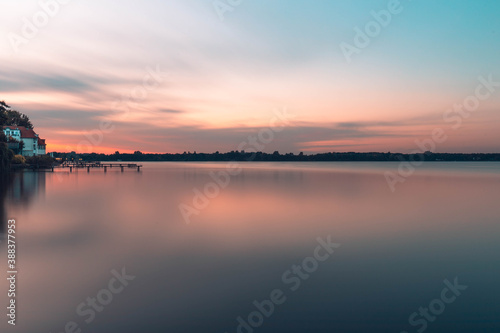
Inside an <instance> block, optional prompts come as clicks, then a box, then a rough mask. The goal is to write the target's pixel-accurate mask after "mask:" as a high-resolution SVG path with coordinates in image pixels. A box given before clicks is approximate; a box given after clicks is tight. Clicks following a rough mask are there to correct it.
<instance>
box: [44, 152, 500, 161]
mask: <svg viewBox="0 0 500 333" xmlns="http://www.w3.org/2000/svg"><path fill="white" fill-rule="evenodd" d="M53 156H54V157H55V158H62V159H66V160H72V159H73V160H74V159H77V160H82V161H88V162H93V161H102V162H120V161H123V162H403V161H425V162H500V153H477V154H464V153H431V152H426V153H422V154H402V153H377V152H374V153H321V154H312V155H306V154H302V153H301V154H292V153H288V154H279V153H278V152H275V153H272V154H269V153H263V152H256V153H252V152H236V151H232V152H227V153H219V152H216V153H208V154H207V153H196V152H193V153H191V152H187V153H183V154H168V153H167V154H149V153H141V152H139V151H137V152H135V153H133V154H120V153H119V154H116V153H115V154H97V153H90V154H76V153H74V152H72V153H53Z"/></svg>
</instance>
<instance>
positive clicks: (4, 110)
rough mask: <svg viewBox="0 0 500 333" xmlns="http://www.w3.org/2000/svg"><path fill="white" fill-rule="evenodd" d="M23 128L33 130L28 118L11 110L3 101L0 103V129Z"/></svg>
mask: <svg viewBox="0 0 500 333" xmlns="http://www.w3.org/2000/svg"><path fill="white" fill-rule="evenodd" d="M11 125H17V126H24V127H26V128H28V129H33V124H32V123H31V121H30V118H29V117H28V116H27V115H25V114H24V113H21V112H19V111H16V110H12V109H11V107H10V106H9V105H7V104H6V103H5V102H4V101H0V127H1V126H11Z"/></svg>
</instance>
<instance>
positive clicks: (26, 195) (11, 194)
mask: <svg viewBox="0 0 500 333" xmlns="http://www.w3.org/2000/svg"><path fill="white" fill-rule="evenodd" d="M45 180H46V174H45V172H13V173H10V174H4V175H2V176H0V218H1V221H0V230H1V233H4V232H5V227H6V222H7V219H8V218H10V216H9V215H8V214H9V212H8V211H7V206H8V207H19V208H28V207H29V205H30V204H31V203H32V202H33V200H34V199H35V198H40V197H43V196H44V194H45Z"/></svg>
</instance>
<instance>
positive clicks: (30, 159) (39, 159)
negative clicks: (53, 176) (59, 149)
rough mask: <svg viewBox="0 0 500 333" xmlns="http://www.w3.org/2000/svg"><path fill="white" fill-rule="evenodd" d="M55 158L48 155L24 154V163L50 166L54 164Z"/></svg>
mask: <svg viewBox="0 0 500 333" xmlns="http://www.w3.org/2000/svg"><path fill="white" fill-rule="evenodd" d="M54 162H55V159H54V158H53V157H51V156H50V155H42V156H26V163H27V164H31V165H38V166H40V167H50V166H52V165H53V164H54Z"/></svg>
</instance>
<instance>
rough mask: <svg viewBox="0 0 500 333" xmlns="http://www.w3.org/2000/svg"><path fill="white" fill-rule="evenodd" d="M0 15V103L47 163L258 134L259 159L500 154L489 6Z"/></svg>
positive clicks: (496, 61)
mask: <svg viewBox="0 0 500 333" xmlns="http://www.w3.org/2000/svg"><path fill="white" fill-rule="evenodd" d="M0 13H2V19H1V23H0V100H5V101H6V102H7V103H8V104H10V105H11V106H12V107H13V108H14V109H17V110H18V111H21V112H23V113H26V114H28V115H29V117H30V118H31V119H32V122H33V123H34V125H35V130H36V132H37V133H39V135H40V136H41V137H42V138H45V139H46V140H47V144H48V146H47V150H48V151H49V152H50V151H58V152H63V151H77V152H80V153H85V152H103V153H113V152H115V151H120V152H133V151H136V150H140V151H142V152H158V153H166V152H169V153H178V152H181V153H182V152H184V151H191V152H192V151H198V152H214V151H216V150H218V151H231V150H237V149H239V148H238V147H241V144H242V143H243V142H247V141H248V140H249V137H255V138H257V139H258V140H259V138H262V137H259V134H262V133H264V132H266V133H270V130H271V131H272V136H271V137H270V138H266V140H261V141H260V142H259V148H260V149H259V150H263V151H268V152H273V151H275V150H278V151H280V152H281V153H288V152H293V153H298V152H305V153H316V152H330V151H338V152H344V151H348V152H350V151H356V152H371V151H382V152H387V151H391V152H396V151H397V152H413V151H415V150H419V149H423V148H420V147H427V146H428V147H430V148H433V149H432V150H433V151H437V152H497V153H499V152H500V131H498V125H499V123H500V83H496V82H500V20H498V17H500V2H499V1H496V0H484V1H477V0H464V1H453V0H441V1H434V0H401V1H397V0H386V1H378V0H373V1H361V0H342V1H341V0H331V1H327V0H318V1H307V0H216V1H213V0H169V1H166V0H144V1H130V0H107V1H98V0H85V1H81V0H80V1H79V0H64V1H63V0H41V1H31V0H17V1H7V0H0ZM377 19H378V21H377ZM481 78H482V79H481ZM488 81H489V82H490V84H486V85H485V84H484V82H488ZM478 94H479V95H478ZM478 96H480V97H481V98H479V97H478ZM464 103H465V106H466V109H465V111H464ZM467 103H468V104H467ZM277 113H280V114H288V116H287V118H286V121H283V122H282V123H279V124H278V125H280V126H282V127H280V128H279V130H278V128H273V127H270V123H272V122H273V119H275V118H276V114H277ZM436 131H439V133H441V135H440V140H436V139H435V137H434V136H433V133H436ZM425 143H427V146H426V145H425ZM429 150H431V149H429Z"/></svg>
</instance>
